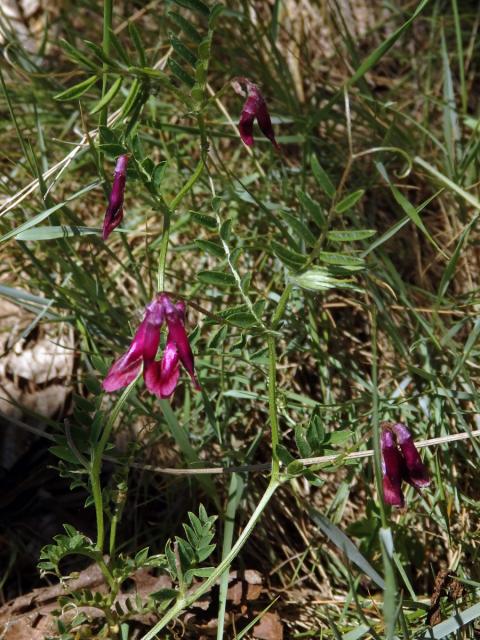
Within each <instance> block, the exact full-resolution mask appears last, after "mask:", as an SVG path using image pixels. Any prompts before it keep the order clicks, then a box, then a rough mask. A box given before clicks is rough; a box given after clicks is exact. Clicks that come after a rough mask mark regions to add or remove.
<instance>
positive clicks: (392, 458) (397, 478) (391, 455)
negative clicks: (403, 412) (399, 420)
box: [380, 428, 405, 507]
mask: <svg viewBox="0 0 480 640" xmlns="http://www.w3.org/2000/svg"><path fill="white" fill-rule="evenodd" d="M380 444H381V450H382V472H383V495H384V499H385V502H386V503H387V504H391V505H393V506H395V507H403V505H404V504H405V500H404V498H403V493H402V479H403V475H404V467H405V464H404V461H403V458H402V456H401V454H400V451H399V450H398V449H397V445H396V442H395V439H394V437H393V434H392V433H391V431H390V430H389V429H388V428H384V429H383V430H382V434H381V437H380Z"/></svg>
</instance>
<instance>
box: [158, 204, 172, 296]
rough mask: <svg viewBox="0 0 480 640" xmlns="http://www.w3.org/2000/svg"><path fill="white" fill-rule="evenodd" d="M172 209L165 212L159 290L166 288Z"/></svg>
mask: <svg viewBox="0 0 480 640" xmlns="http://www.w3.org/2000/svg"><path fill="white" fill-rule="evenodd" d="M170 217H171V216H170V211H168V210H166V211H164V212H163V233H162V243H161V245H160V255H159V257H158V276H157V291H164V290H165V269H166V267H167V251H168V241H169V240H170Z"/></svg>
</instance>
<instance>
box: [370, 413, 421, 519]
mask: <svg viewBox="0 0 480 640" xmlns="http://www.w3.org/2000/svg"><path fill="white" fill-rule="evenodd" d="M380 446H381V451H382V473H383V494H384V498H385V502H386V503H387V504H391V505H393V506H395V507H403V506H404V504H405V499H404V497H403V492H402V480H405V481H406V482H408V483H409V484H411V485H412V486H413V487H415V488H416V489H422V488H423V487H427V486H428V485H429V484H430V478H429V474H428V469H427V467H426V466H425V465H424V464H423V462H422V459H421V458H420V454H419V453H418V451H417V448H416V447H415V443H414V441H413V437H412V434H411V433H410V430H409V429H408V428H407V427H406V426H405V425H404V424H401V423H400V422H398V423H396V424H393V425H392V424H391V423H388V422H385V423H383V425H382V434H381V436H380ZM399 447H400V449H399Z"/></svg>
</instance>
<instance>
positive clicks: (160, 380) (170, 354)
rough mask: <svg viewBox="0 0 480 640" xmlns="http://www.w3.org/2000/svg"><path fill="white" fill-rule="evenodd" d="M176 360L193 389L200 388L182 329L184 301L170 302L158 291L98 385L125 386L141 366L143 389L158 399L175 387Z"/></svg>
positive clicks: (108, 388)
mask: <svg viewBox="0 0 480 640" xmlns="http://www.w3.org/2000/svg"><path fill="white" fill-rule="evenodd" d="M164 322H166V323H167V327H168V335H167V343H166V345H165V349H164V352H163V356H162V359H161V360H160V361H157V360H155V357H156V355H157V350H158V345H159V343H160V332H161V329H162V325H163V324H164ZM180 363H182V365H183V366H184V368H185V369H186V370H187V372H188V374H189V375H190V377H191V379H192V382H193V386H194V387H195V389H197V390H198V389H200V384H199V382H198V380H197V377H196V374H195V367H194V358H193V353H192V349H191V347H190V343H189V341H188V336H187V332H186V331H185V304H184V303H183V302H179V303H177V304H173V303H172V302H171V300H170V298H169V297H168V295H167V294H166V293H160V294H157V296H156V297H155V299H154V300H153V301H152V302H151V303H150V304H149V305H147V307H146V309H145V316H144V318H143V320H142V322H141V323H140V326H139V327H138V329H137V331H136V333H135V335H134V337H133V340H132V343H131V344H130V347H129V348H128V350H127V352H126V353H125V354H124V355H123V356H121V358H119V359H118V360H117V361H116V362H114V364H113V365H112V366H111V368H110V371H109V372H108V374H107V376H106V378H105V380H104V381H103V385H102V386H103V388H104V390H105V391H117V390H118V389H122V388H123V387H126V386H127V385H128V384H130V382H132V380H134V379H135V378H136V377H137V376H138V374H139V373H140V370H141V368H142V365H143V377H144V380H145V385H146V387H147V389H148V390H149V391H150V392H151V393H153V394H155V395H156V396H158V397H159V398H168V397H169V396H171V395H172V393H173V392H174V391H175V388H176V386H177V382H178V378H179V376H180V366H179V365H180Z"/></svg>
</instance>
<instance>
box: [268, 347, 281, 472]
mask: <svg viewBox="0 0 480 640" xmlns="http://www.w3.org/2000/svg"><path fill="white" fill-rule="evenodd" d="M267 344H268V414H269V417H270V429H271V438H272V480H274V479H276V478H278V474H279V470H280V465H279V460H278V453H277V447H278V442H279V435H278V414H277V359H276V354H275V338H274V336H272V335H269V336H267Z"/></svg>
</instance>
